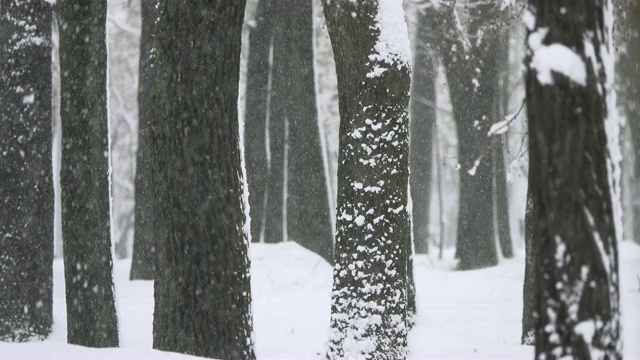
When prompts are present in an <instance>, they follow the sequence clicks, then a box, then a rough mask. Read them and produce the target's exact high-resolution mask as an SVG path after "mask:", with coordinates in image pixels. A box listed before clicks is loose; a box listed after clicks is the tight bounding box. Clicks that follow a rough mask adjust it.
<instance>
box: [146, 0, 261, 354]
mask: <svg viewBox="0 0 640 360" xmlns="http://www.w3.org/2000/svg"><path fill="white" fill-rule="evenodd" d="M244 9H245V2H244V1H233V2H228V1H225V0H217V1H207V2H196V3H193V4H190V6H184V4H183V3H181V2H176V1H168V0H161V1H160V2H159V9H158V11H159V20H158V22H157V24H156V31H155V36H156V41H155V44H156V45H155V46H156V54H155V59H154V66H153V69H154V70H153V72H152V84H151V86H150V91H151V94H150V96H151V97H150V101H151V102H152V103H153V104H155V105H154V106H153V108H152V110H151V117H152V119H153V125H152V136H153V148H152V151H153V187H154V195H155V207H154V210H155V211H154V235H155V238H156V241H157V243H156V246H157V251H158V263H157V265H158V266H157V267H156V274H155V311H154V320H153V321H154V322H153V347H154V348H156V349H160V350H165V351H175V352H181V353H187V354H192V355H197V356H206V357H213V358H221V359H253V358H255V355H254V351H253V342H252V339H251V331H252V330H251V311H250V307H251V290H250V284H249V258H248V253H247V252H248V236H249V234H247V233H245V232H244V231H243V228H244V223H245V221H246V215H245V213H244V210H245V208H244V204H243V197H244V196H243V190H245V191H246V189H243V185H242V168H241V158H240V144H239V132H238V128H239V124H238V108H237V102H238V81H239V73H240V44H241V31H242V22H243V16H244ZM177 54H178V55H179V56H176V55H177Z"/></svg>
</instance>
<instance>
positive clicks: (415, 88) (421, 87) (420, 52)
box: [409, 8, 436, 254]
mask: <svg viewBox="0 0 640 360" xmlns="http://www.w3.org/2000/svg"><path fill="white" fill-rule="evenodd" d="M432 15H433V11H432V10H431V9H430V8H425V9H423V10H418V14H417V20H416V34H415V40H414V44H413V47H414V56H413V69H412V70H413V72H412V73H411V100H410V105H409V117H410V131H409V134H410V142H409V148H410V169H411V174H410V179H411V200H412V203H413V214H412V227H413V230H412V231H413V238H414V240H413V241H414V242H415V248H416V253H417V254H425V253H427V251H428V250H429V245H428V244H429V237H430V234H429V205H430V201H431V193H430V190H431V175H432V171H431V168H432V166H433V164H432V158H433V156H432V148H433V131H434V127H435V123H436V86H435V85H436V84H435V79H436V71H435V66H434V63H433V61H434V57H435V52H434V49H433V43H434V41H435V39H433V35H434V33H433V27H434V24H433V23H434V19H433V17H432Z"/></svg>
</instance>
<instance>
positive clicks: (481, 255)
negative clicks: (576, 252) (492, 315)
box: [440, 3, 498, 270]
mask: <svg viewBox="0 0 640 360" xmlns="http://www.w3.org/2000/svg"><path fill="white" fill-rule="evenodd" d="M493 6H494V4H491V3H487V4H475V5H473V12H474V13H475V14H472V16H473V21H472V22H471V24H470V26H469V29H468V31H469V34H472V35H474V36H473V37H471V39H469V43H468V44H465V43H464V42H463V41H461V40H460V39H459V38H458V35H452V33H453V32H454V30H453V29H454V28H455V20H454V19H453V14H452V13H451V12H449V14H446V13H445V14H443V16H444V19H443V21H444V22H445V25H444V26H445V28H446V29H447V32H448V34H447V37H446V38H445V41H444V42H443V46H442V47H441V48H440V49H441V56H442V59H443V64H444V67H445V71H446V75H447V80H448V83H449V92H450V96H451V103H452V105H453V114H454V118H455V121H456V128H457V131H458V162H459V164H460V171H459V174H460V210H459V215H458V235H457V239H458V244H457V249H456V255H457V257H458V258H459V259H460V262H459V264H458V268H459V269H460V270H471V269H478V268H484V267H489V266H494V265H496V264H497V263H498V258H497V250H496V243H495V234H494V223H493V222H494V221H493V219H494V218H493V211H492V209H493V207H492V204H493V190H494V189H493V174H492V166H491V151H490V146H491V140H490V139H489V138H488V137H487V132H488V130H489V128H490V127H491V125H492V124H493V123H494V122H496V121H495V119H493V118H492V115H493V114H495V112H494V106H495V103H496V101H497V100H496V97H497V96H498V91H497V90H498V87H497V78H498V73H497V63H496V59H495V53H496V51H497V48H498V38H497V30H496V29H494V28H491V27H487V28H485V29H484V30H482V31H480V29H481V27H482V26H483V25H484V24H485V22H486V21H487V14H489V10H490V9H491V8H492V7H493ZM451 11H452V10H451ZM480 32H481V33H482V36H475V34H477V33H480ZM466 48H468V50H465V49H466Z"/></svg>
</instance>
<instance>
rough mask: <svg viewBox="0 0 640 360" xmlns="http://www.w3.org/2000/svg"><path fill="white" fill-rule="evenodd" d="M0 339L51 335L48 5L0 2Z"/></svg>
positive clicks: (9, 339)
mask: <svg viewBox="0 0 640 360" xmlns="http://www.w3.org/2000/svg"><path fill="white" fill-rule="evenodd" d="M0 9H1V12H0V84H2V85H1V86H0V104H2V105H1V106H0V341H26V340H30V339H33V338H39V339H42V338H45V337H46V336H47V335H49V333H50V332H51V321H52V315H51V314H52V287H53V279H52V265H53V185H52V169H51V135H52V134H51V7H50V5H49V4H47V3H45V2H43V1H36V0H31V1H17V0H2V1H1V2H0Z"/></svg>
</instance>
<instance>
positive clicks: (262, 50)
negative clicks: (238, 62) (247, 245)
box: [244, 1, 273, 242]
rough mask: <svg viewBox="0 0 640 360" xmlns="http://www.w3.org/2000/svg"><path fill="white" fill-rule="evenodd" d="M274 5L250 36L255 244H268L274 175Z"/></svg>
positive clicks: (248, 133) (262, 9) (265, 4)
mask: <svg viewBox="0 0 640 360" xmlns="http://www.w3.org/2000/svg"><path fill="white" fill-rule="evenodd" d="M270 12H271V1H259V2H258V10H257V14H256V19H255V24H253V26H252V28H251V30H250V34H249V46H250V48H249V49H250V50H249V59H248V64H247V66H248V69H247V95H246V96H247V112H246V115H245V127H244V129H245V161H246V167H247V183H248V186H249V204H250V207H251V211H250V215H251V241H254V242H258V241H262V240H264V238H263V236H264V233H263V229H264V224H265V221H266V214H265V207H266V202H267V200H268V196H269V195H268V192H267V183H268V179H269V172H270V171H271V169H270V166H269V163H268V159H267V143H266V138H267V137H266V124H267V123H268V118H269V112H270V104H271V98H270V97H271V95H270V91H271V77H272V67H271V64H272V62H273V61H272V60H273V55H272V47H273V38H272V31H271V28H272V25H271V18H272V17H271V15H270Z"/></svg>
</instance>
